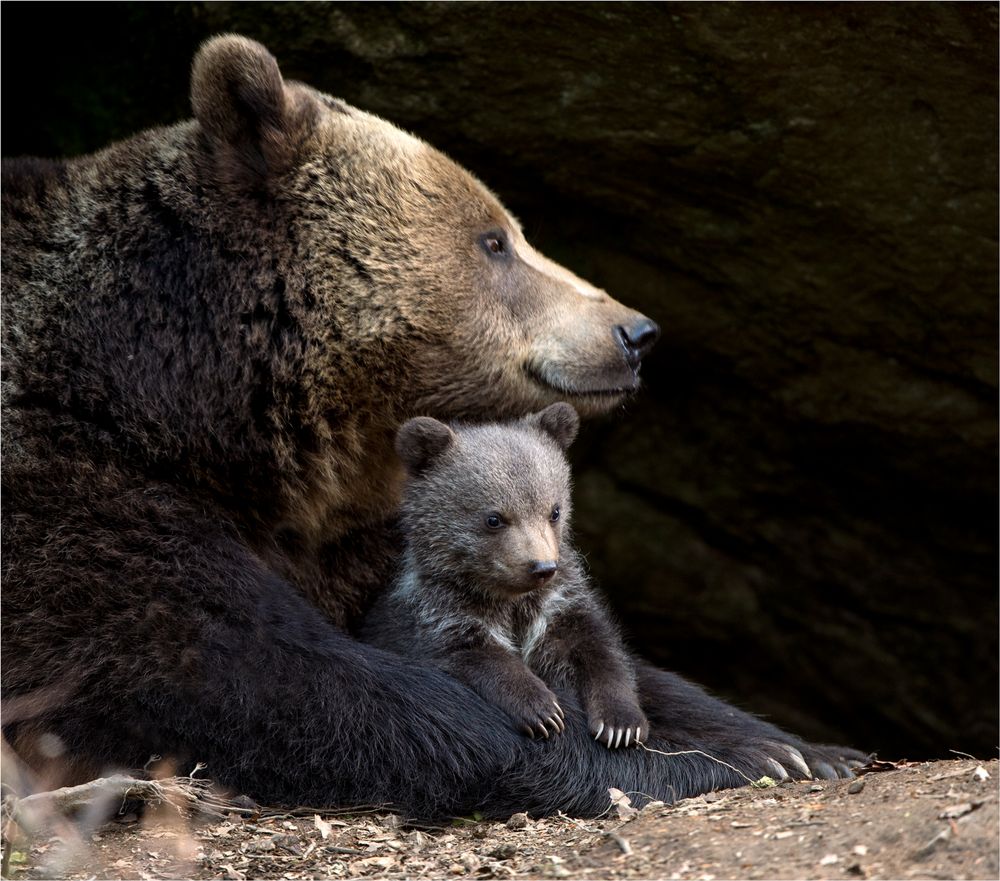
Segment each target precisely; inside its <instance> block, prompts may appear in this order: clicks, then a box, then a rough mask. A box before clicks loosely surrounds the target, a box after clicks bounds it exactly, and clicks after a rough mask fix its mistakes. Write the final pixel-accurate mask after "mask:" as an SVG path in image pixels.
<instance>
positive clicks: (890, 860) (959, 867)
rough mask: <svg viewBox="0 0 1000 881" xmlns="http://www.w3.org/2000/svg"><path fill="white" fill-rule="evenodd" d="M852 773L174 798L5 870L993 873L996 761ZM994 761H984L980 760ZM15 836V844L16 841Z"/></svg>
mask: <svg viewBox="0 0 1000 881" xmlns="http://www.w3.org/2000/svg"><path fill="white" fill-rule="evenodd" d="M882 766H883V767H886V768H887V770H884V771H879V772H875V771H869V772H868V773H865V774H864V775H863V776H861V777H859V778H858V779H857V780H853V781H851V780H839V781H805V782H791V781H789V782H785V783H782V784H780V785H777V786H769V787H766V788H761V789H756V788H745V789H740V790H727V791H722V792H713V793H709V794H707V795H703V796H699V797H698V798H691V799H685V800H683V801H680V802H677V803H676V804H674V805H663V804H661V803H655V802H654V803H653V804H651V805H648V806H646V807H645V808H643V809H642V810H641V811H636V810H634V809H633V808H631V807H630V805H629V804H628V801H627V798H625V799H622V800H621V801H619V802H618V803H617V804H614V803H612V801H611V795H609V809H608V811H607V813H606V814H605V815H604V816H603V817H601V818H598V819H594V820H577V819H573V818H569V817H564V816H557V817H550V818H546V819H541V820H532V819H530V818H527V817H526V816H525V815H523V814H519V815H515V816H514V817H512V818H511V819H510V820H509V821H508V822H506V823H491V822H480V821H477V820H475V819H460V820H456V821H454V823H453V824H452V825H450V826H447V827H441V826H437V827H427V826H419V825H412V824H406V823H404V822H403V821H401V820H400V818H399V817H397V816H395V815H392V814H384V813H368V814H365V813H362V814H358V813H356V812H355V813H353V814H350V815H345V814H340V815H338V814H335V813H332V812H329V811H323V812H319V813H313V812H311V811H309V810H308V809H306V810H305V811H304V812H302V813H301V814H300V812H294V813H293V814H283V815H271V816H268V815H267V813H266V812H261V814H260V815H259V816H256V817H252V818H250V819H247V818H245V817H238V816H236V815H230V816H228V817H226V818H223V819H215V820H200V821H189V820H186V819H184V818H183V817H182V816H181V815H180V814H179V813H178V812H177V811H176V810H174V809H173V808H171V807H170V806H169V805H161V806H160V807H159V808H155V809H148V810H146V811H145V813H144V814H143V816H142V817H141V818H139V817H136V816H131V817H125V818H124V820H125V822H118V823H113V824H110V825H107V826H104V827H102V828H101V829H100V831H99V832H98V833H96V834H93V835H90V836H88V837H87V838H86V840H84V838H83V837H81V836H79V835H78V834H76V833H75V832H74V829H75V828H79V826H76V827H73V826H70V825H66V826H64V828H63V829H62V830H61V834H60V835H59V836H54V837H51V838H47V839H43V840H37V841H35V842H34V843H32V844H30V845H29V844H21V845H19V846H16V847H15V849H14V851H13V852H12V854H11V861H10V868H9V874H10V877H13V878H30V879H38V878H55V877H60V878H74V879H75V878H94V877H97V878H116V879H117V878H122V879H124V878H141V879H150V878H198V879H205V878H224V879H249V878H267V879H271V878H285V879H309V878H414V879H420V878H442V877H462V876H470V877H473V878H502V879H508V878H510V879H515V878H574V879H599V878H668V879H692V881H694V879H704V881H712V879H724V878H827V879H839V878H849V879H852V878H861V879H864V878H873V879H874V878H897V879H909V878H983V879H995V878H997V877H1000V856H998V829H1000V820H998V813H997V801H998V799H997V794H998V793H997V781H998V780H1000V763H998V762H997V761H991V762H979V761H976V760H964V759H963V760H953V761H942V762H930V763H920V764H916V763H914V764H906V763H902V764H900V765H898V766H893V765H891V764H890V763H882ZM986 775H989V776H986ZM18 847H19V848H20V849H18Z"/></svg>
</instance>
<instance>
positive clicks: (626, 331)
mask: <svg viewBox="0 0 1000 881" xmlns="http://www.w3.org/2000/svg"><path fill="white" fill-rule="evenodd" d="M613 333H614V335H615V339H616V340H617V341H618V344H619V345H620V346H621V347H622V351H623V352H624V353H625V360H626V362H628V366H629V367H631V368H632V369H633V370H635V369H636V368H637V367H638V366H639V362H640V361H642V359H643V358H644V357H645V356H646V355H648V354H649V351H650V349H652V348H653V346H654V345H655V344H656V341H657V340H658V339H659V338H660V326H659V325H658V324H657V323H656V322H655V321H653V320H652V319H651V318H646V316H645V315H640V316H639V317H638V318H637V319H636V320H635V321H633V322H632V323H631V324H628V325H623V324H619V325H616V326H615V329H614V331H613Z"/></svg>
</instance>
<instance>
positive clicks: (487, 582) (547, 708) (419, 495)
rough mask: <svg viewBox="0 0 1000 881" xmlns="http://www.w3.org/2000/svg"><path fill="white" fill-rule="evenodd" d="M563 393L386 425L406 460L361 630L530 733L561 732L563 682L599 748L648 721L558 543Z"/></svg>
mask: <svg viewBox="0 0 1000 881" xmlns="http://www.w3.org/2000/svg"><path fill="white" fill-rule="evenodd" d="M578 427H579V418H578V417H577V414H576V411H575V410H574V409H573V408H572V407H571V406H570V405H569V404H563V403H560V404H553V405H551V406H550V407H547V408H546V409H544V410H542V411H541V412H540V413H535V414H533V415H531V416H528V417H526V418H524V419H522V420H520V421H518V422H513V423H508V424H490V425H480V426H467V427H460V426H455V427H449V426H447V425H445V424H444V423H442V422H438V421H437V420H436V419H430V418H428V417H417V418H416V419H411V420H409V421H408V422H406V423H404V424H403V426H402V427H401V428H400V429H399V432H398V434H397V435H396V451H397V452H398V453H399V456H400V458H401V459H402V461H403V463H404V465H405V466H406V469H407V472H408V477H409V479H408V482H407V486H406V489H405V492H404V496H403V505H402V509H401V522H402V528H403V531H404V533H405V535H406V542H407V546H406V551H405V553H404V556H403V560H402V563H401V564H400V569H399V572H398V575H397V577H396V579H395V581H394V583H393V584H392V586H391V587H390V589H389V590H388V591H387V592H386V593H385V594H384V595H383V596H382V597H381V598H380V599H379V600H378V601H377V602H376V604H375V606H374V608H373V609H372V611H371V612H370V613H369V615H368V617H367V618H366V621H365V623H364V626H363V631H362V638H363V639H365V640H366V641H368V642H370V643H372V644H374V645H377V646H379V647H381V648H385V649H389V650H391V651H394V652H396V653H398V654H401V655H404V656H407V657H412V658H414V659H419V660H421V661H426V662H429V663H431V664H433V665H435V666H437V667H439V668H441V669H443V670H445V671H446V672H448V673H449V674H451V675H452V676H454V677H455V678H456V679H459V680H460V681H462V682H464V683H466V684H467V685H469V686H470V687H472V688H473V689H474V690H475V691H477V692H478V693H479V694H480V696H482V697H483V698H484V699H485V700H487V701H489V702H490V703H492V704H494V705H496V706H499V707H500V708H501V709H503V710H504V711H505V712H506V713H507V714H508V715H509V716H510V718H511V719H512V720H513V721H514V723H515V725H516V726H517V727H518V728H519V729H520V730H521V731H522V732H524V733H525V734H527V735H529V736H531V737H544V738H548V737H549V736H550V735H556V734H560V733H562V732H563V731H564V730H565V723H564V713H563V710H562V708H561V707H560V706H559V702H558V701H557V699H556V696H555V694H554V693H553V689H571V690H573V691H574V692H575V693H576V694H577V695H578V696H579V699H580V703H581V705H582V707H583V709H584V711H585V712H586V714H587V720H588V724H589V727H590V733H591V734H592V735H593V736H594V738H595V739H597V740H598V741H599V742H601V743H602V744H603V745H605V746H607V747H608V748H610V749H616V748H618V747H627V746H630V745H633V746H634V745H636V744H638V743H641V742H643V741H645V740H646V738H647V737H648V734H649V723H648V722H647V720H646V717H645V715H644V713H643V711H642V709H641V708H640V706H639V700H638V697H637V695H636V683H635V671H634V669H633V666H632V663H631V661H630V659H629V656H628V654H627V653H626V651H625V649H624V646H623V645H622V640H621V636H620V634H619V633H618V631H617V629H616V627H615V626H614V624H612V621H611V618H610V615H609V613H608V611H607V609H606V608H605V606H604V604H603V602H602V601H601V599H600V598H599V597H598V596H597V595H596V593H595V592H594V590H593V589H592V588H591V586H590V584H589V583H588V580H587V576H586V574H585V573H584V570H583V565H582V562H581V560H580V558H579V556H578V555H577V553H576V552H575V551H574V549H573V548H572V547H571V545H570V536H569V519H570V473H569V465H568V463H567V461H566V457H565V454H564V453H565V450H566V448H567V447H568V446H569V445H570V443H572V441H573V438H574V437H575V436H576V432H577V429H578Z"/></svg>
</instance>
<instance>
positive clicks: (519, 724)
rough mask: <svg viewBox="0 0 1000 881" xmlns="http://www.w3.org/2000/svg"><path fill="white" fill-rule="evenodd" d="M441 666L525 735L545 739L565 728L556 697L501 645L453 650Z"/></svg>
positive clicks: (561, 710)
mask: <svg viewBox="0 0 1000 881" xmlns="http://www.w3.org/2000/svg"><path fill="white" fill-rule="evenodd" d="M442 666H443V667H444V668H445V669H446V670H447V672H449V673H451V675H452V676H454V677H455V678H456V679H459V680H461V681H462V682H465V683H466V684H467V685H469V686H470V687H471V688H473V689H474V690H475V691H476V692H477V693H478V694H479V696H480V697H482V698H483V699H484V700H486V701H488V702H489V703H491V704H493V705H494V706H497V707H499V708H500V709H501V710H503V711H504V712H505V713H506V714H507V715H508V716H510V718H511V721H513V723H514V726H515V727H516V728H517V729H518V730H519V731H520V732H521V733H523V734H526V735H527V736H528V737H531V738H536V737H541V738H545V739H548V738H549V737H550V736H555V735H558V734H562V733H563V731H565V730H566V723H565V721H564V714H563V709H562V707H560V706H559V701H558V700H557V699H556V696H555V695H554V694H553V693H552V691H551V690H550V689H549V687H548V686H547V685H546V684H545V683H544V682H542V680H541V679H539V678H538V677H537V676H536V675H535V674H534V673H532V672H531V671H530V670H529V669H528V668H527V667H526V666H525V664H524V662H523V661H522V660H521V659H520V658H518V657H516V656H515V655H513V654H511V653H510V652H508V651H507V650H505V649H504V648H503V647H501V646H499V645H493V644H488V645H484V646H481V647H476V648H470V649H465V650H463V651H458V652H452V653H450V654H449V656H448V657H447V659H446V663H445V664H442Z"/></svg>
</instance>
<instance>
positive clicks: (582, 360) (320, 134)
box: [2, 37, 844, 815]
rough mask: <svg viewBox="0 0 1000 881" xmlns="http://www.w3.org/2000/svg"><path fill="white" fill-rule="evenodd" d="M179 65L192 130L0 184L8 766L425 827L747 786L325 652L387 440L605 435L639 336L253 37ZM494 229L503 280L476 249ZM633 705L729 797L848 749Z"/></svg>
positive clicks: (626, 385) (390, 466) (707, 713)
mask: <svg viewBox="0 0 1000 881" xmlns="http://www.w3.org/2000/svg"><path fill="white" fill-rule="evenodd" d="M195 71H196V76H195V80H194V95H193V100H194V104H195V106H196V108H198V118H197V119H196V120H193V121H189V122H185V123H181V124H179V125H177V126H173V127H171V128H166V129H158V130H153V131H149V132H145V133H142V134H140V135H137V136H136V137H134V138H131V139H130V140H127V141H124V142H122V143H119V144H115V145H112V146H111V147H109V148H108V149H107V150H105V151H103V152H101V153H98V154H95V155H93V156H86V157H82V158H79V159H74V160H70V161H67V162H64V163H47V162H39V161H36V160H27V161H25V160H20V161H14V162H10V163H5V165H4V171H3V175H4V177H3V180H4V186H3V225H2V233H3V282H4V302H3V317H4V335H3V360H4V371H5V372H4V378H3V401H4V407H5V415H4V456H3V548H2V563H3V614H2V619H3V622H2V623H3V644H2V645H3V671H2V672H3V700H4V712H3V722H4V731H5V734H6V736H7V737H9V738H10V740H11V741H12V742H13V743H14V745H15V747H17V748H18V749H20V750H21V751H22V754H23V755H25V756H31V755H34V754H35V753H34V752H33V744H36V743H37V741H38V738H37V735H39V734H40V733H43V732H51V733H54V734H56V735H58V736H59V738H61V740H62V742H63V744H64V745H65V748H66V756H67V757H68V758H69V759H70V761H71V764H72V766H73V769H74V771H75V772H76V773H77V774H79V775H82V774H87V773H96V772H97V771H100V770H102V769H103V768H105V767H107V766H133V767H134V766H141V765H142V764H143V763H144V762H145V761H146V760H147V758H148V757H149V755H150V754H152V753H160V754H162V755H166V756H171V757H173V758H174V759H175V760H176V761H178V762H188V761H193V760H198V761H204V762H207V763H208V764H209V768H210V771H211V773H212V774H213V775H214V777H215V778H216V779H217V780H218V781H219V782H221V783H222V784H224V785H227V786H230V787H232V788H234V789H237V790H241V791H244V792H247V793H248V794H251V795H253V796H254V797H256V798H258V799H260V800H264V801H275V802H286V803H287V802H293V803H315V804H359V803H369V802H381V801H385V802H392V803H393V804H395V805H398V806H399V807H400V808H401V809H402V810H405V811H407V812H410V813H413V814H423V815H429V814H440V813H448V812H450V813H461V812H467V811H469V810H472V809H475V808H479V809H481V810H483V811H485V812H486V813H488V814H490V815H503V814H504V813H506V812H509V811H511V810H514V809H518V810H525V809H527V810H530V811H533V812H536V813H543V812H551V811H554V810H556V809H563V810H567V811H572V812H576V813H588V812H596V811H599V810H602V809H603V808H604V807H605V805H606V801H607V796H606V787H607V786H610V785H615V786H618V787H620V788H622V789H625V790H636V791H641V792H645V793H649V794H651V795H656V796H660V797H664V798H669V797H671V796H674V795H687V794H690V793H692V792H697V791H702V790H705V789H707V788H710V787H712V786H717V785H733V784H738V783H740V782H741V778H740V777H739V776H738V775H736V774H734V773H733V772H732V771H729V770H727V769H726V768H724V767H722V766H720V765H717V764H715V763H713V762H712V761H710V760H708V759H705V758H703V757H699V756H686V757H681V758H663V757H659V756H652V755H648V754H645V753H643V754H637V753H635V752H632V751H630V752H629V753H628V754H627V755H623V754H620V753H611V752H609V751H607V750H603V749H601V748H600V747H598V746H597V745H596V744H594V743H593V741H592V740H591V739H590V738H589V737H588V735H587V730H586V724H585V722H584V720H583V718H582V714H581V713H580V711H579V708H578V705H577V703H576V700H575V698H574V697H573V696H572V695H560V701H561V703H562V706H563V708H564V709H565V710H566V716H567V718H566V722H567V731H566V734H565V736H564V737H562V738H560V739H559V740H558V742H549V743H544V744H542V743H537V742H530V741H527V740H526V739H525V738H522V737H520V736H519V735H517V734H516V733H515V732H513V731H512V730H511V729H510V728H509V726H508V725H506V724H505V718H504V716H503V714H502V713H501V712H500V711H499V710H498V709H496V708H495V707H492V706H490V705H489V704H488V703H487V702H485V701H483V700H482V699H481V698H479V697H478V696H477V695H476V694H475V693H474V692H472V691H471V690H470V689H468V688H467V687H466V686H464V685H462V684H460V683H458V682H456V681H455V680H454V679H452V678H450V677H449V676H447V675H445V674H444V673H442V672H440V671H438V670H435V669H433V668H430V667H423V666H420V665H415V664H413V663H412V662H404V661H400V660H399V659H397V658H396V657H394V656H392V655H389V654H387V653H385V652H382V651H379V650H377V649H375V648H372V647H370V646H365V645H361V644H359V643H357V642H355V641H354V640H353V639H351V638H350V637H349V636H348V635H347V634H346V632H345V629H346V628H349V627H351V626H352V624H353V623H354V622H356V620H357V616H358V614H359V612H360V610H361V609H362V608H364V606H365V605H366V604H367V603H368V602H369V599H368V597H369V595H370V591H371V590H372V589H373V587H375V586H377V585H378V584H380V583H384V581H385V580H386V578H387V573H388V571H389V568H390V567H391V565H392V563H393V555H394V553H395V545H394V543H393V542H394V527H393V524H392V521H391V515H392V512H393V510H394V509H395V507H396V505H397V504H398V501H399V491H400V487H401V483H402V474H401V469H400V468H399V465H398V461H397V459H396V457H395V455H394V453H393V449H392V442H393V437H394V434H395V431H396V429H397V427H398V426H399V425H400V424H401V423H402V422H403V421H404V420H405V419H407V418H409V417H411V416H413V415H415V414H417V413H429V414H432V415H434V416H438V417H441V418H479V419H485V418H501V417H504V416H520V415H523V414H524V413H527V412H530V411H532V410H537V409H539V408H540V407H543V406H545V405H546V404H548V403H551V402H552V401H553V400H557V399H559V398H564V397H568V396H572V398H573V401H574V404H575V405H576V406H577V407H578V408H579V409H581V410H582V411H583V412H585V413H597V412H602V411H604V410H605V409H607V408H608V407H610V406H613V405H614V403H615V402H616V401H617V400H620V399H621V395H623V394H625V393H627V392H628V391H630V390H632V389H634V388H635V387H636V386H637V378H636V376H635V372H634V370H633V369H632V365H631V364H630V363H629V361H628V360H627V359H625V358H623V357H622V354H621V352H620V351H619V343H618V339H619V338H620V337H616V334H615V332H614V328H615V327H617V326H622V325H631V324H632V323H634V322H637V321H639V320H640V319H641V316H637V313H634V312H632V311H630V310H628V309H626V308H625V307H624V306H621V304H618V303H616V302H615V301H614V300H612V299H611V298H610V297H608V296H607V295H606V294H603V293H602V292H599V291H596V290H595V289H593V288H591V287H589V286H587V285H586V283H585V282H583V281H581V280H580V279H576V278H575V277H573V276H572V275H570V274H569V273H568V272H567V271H566V270H563V269H561V268H560V267H557V266H554V264H548V263H545V262H544V261H543V258H541V257H540V255H537V253H535V252H533V251H532V250H531V249H530V248H529V246H528V245H527V243H525V242H524V241H523V237H522V236H521V235H520V231H519V229H518V227H517V225H516V224H515V223H514V221H513V220H511V219H510V218H509V217H508V216H507V215H506V213H505V212H504V211H503V208H502V206H500V203H499V202H498V201H497V200H496V199H495V198H494V197H493V196H492V195H491V194H490V193H489V192H488V191H487V190H486V189H485V188H484V187H482V185H481V184H479V183H478V182H477V181H475V180H474V179H473V178H471V177H470V176H469V175H468V174H467V173H466V172H464V171H463V170H462V169H460V168H459V167H458V166H456V165H454V164H453V163H451V162H450V161H449V160H448V159H447V158H446V157H444V156H442V155H441V154H439V153H436V152H434V151H433V150H431V149H430V148H427V147H426V146H424V145H421V144H420V143H419V142H417V141H416V140H415V139H412V138H408V137H407V136H405V135H403V134H402V133H399V132H398V131H397V130H396V129H394V128H393V127H392V126H390V125H389V124H388V123H386V122H383V121H381V120H378V119H376V118H374V117H371V116H368V115H366V114H364V113H361V112H360V111H357V110H355V109H353V108H349V107H347V106H346V105H343V104H341V103H339V102H335V101H333V100H332V99H330V98H328V97H327V96H323V95H320V94H319V93H317V92H314V91H313V90H311V89H309V88H308V87H306V86H301V85H295V84H288V83H283V82H282V81H281V80H280V74H279V73H278V69H277V66H276V65H275V64H274V63H273V59H270V56H269V55H268V54H267V53H266V51H265V50H264V49H263V48H262V47H260V46H258V45H257V44H254V43H251V42H249V41H246V40H241V39H238V38H232V37H223V38H219V39H216V40H214V41H212V42H210V43H208V44H207V45H206V46H205V47H203V49H202V51H201V52H200V53H199V57H198V59H197V61H196V65H195ZM222 85H225V88H223V87H222ZM275 96H279V97H278V98H276V97H275ZM498 225H499V226H502V227H503V229H505V230H506V232H507V234H508V236H509V237H510V241H511V242H512V246H513V248H514V251H515V254H514V255H513V256H512V257H511V259H508V260H505V261H504V262H503V263H502V264H501V263H500V262H497V261H493V260H491V259H490V256H489V254H486V253H484V252H483V251H482V249H481V248H479V246H478V244H477V243H478V242H479V241H480V237H481V236H482V235H483V233H484V232H486V231H488V230H490V229H495V228H497V227H498ZM581 291H583V292H584V293H586V296H582V295H581V293H580V292H581ZM504 304H506V305H504ZM528 329H530V332H529V331H528ZM638 682H639V690H640V693H641V695H642V699H643V704H644V706H647V707H649V708H650V710H649V714H650V721H651V723H652V725H653V726H654V727H655V728H656V729H657V730H659V731H664V732H668V734H667V735H666V736H665V738H664V739H663V740H662V741H656V742H655V745H657V746H661V747H666V748H674V749H677V748H694V747H698V748H701V749H704V750H706V751H709V752H711V753H712V754H714V755H716V756H718V757H719V758H720V759H724V760H725V761H727V762H730V763H732V764H734V765H736V766H738V767H739V768H741V769H743V770H744V771H745V772H746V773H747V774H748V775H750V776H752V777H759V776H760V774H762V773H765V772H769V773H773V772H772V771H771V761H772V760H773V759H778V760H780V761H784V762H786V764H789V767H790V769H791V770H793V772H794V768H793V767H791V764H790V763H789V753H788V751H787V749H786V747H785V746H782V745H781V744H794V745H795V746H797V747H798V748H799V749H801V750H802V751H803V753H804V754H805V756H806V759H807V760H808V761H809V762H810V764H811V765H812V767H813V769H814V770H817V771H820V772H822V771H823V770H824V769H825V768H827V767H829V768H832V767H834V765H835V763H836V762H838V761H840V759H841V756H843V755H844V753H843V752H841V751H828V750H824V749H818V748H810V747H807V746H806V745H804V744H801V743H800V742H799V741H796V740H795V739H794V738H790V737H789V736H788V735H785V734H783V733H782V732H781V731H779V730H778V729H776V728H774V727H773V726H770V725H767V724H765V723H762V722H760V721H758V720H756V719H754V718H752V717H750V716H747V715H745V714H742V713H740V712H738V711H736V710H734V709H732V708H731V707H728V706H726V705H725V704H722V703H720V702H719V701H716V700H714V699H712V698H709V697H707V696H705V695H704V694H702V693H701V692H700V691H698V690H697V689H696V688H694V687H693V686H690V685H687V684H686V683H684V682H682V681H681V680H679V679H677V677H675V676H672V675H670V674H667V673H661V672H657V671H653V670H649V669H646V668H642V667H640V669H639V673H638ZM824 763H826V764H824ZM415 769H418V773H415Z"/></svg>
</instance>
